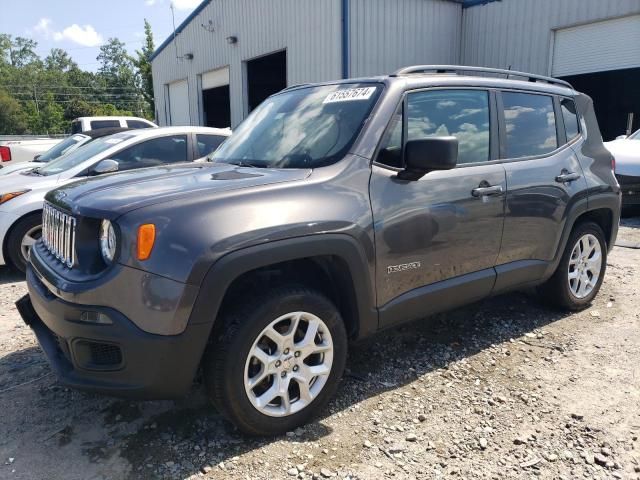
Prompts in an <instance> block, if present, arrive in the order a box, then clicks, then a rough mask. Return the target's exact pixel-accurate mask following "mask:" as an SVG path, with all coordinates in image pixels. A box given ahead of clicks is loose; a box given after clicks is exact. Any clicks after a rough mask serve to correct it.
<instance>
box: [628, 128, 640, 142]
mask: <svg viewBox="0 0 640 480" xmlns="http://www.w3.org/2000/svg"><path fill="white" fill-rule="evenodd" d="M629 140H640V130H636V132H635V133H632V134H631V135H629Z"/></svg>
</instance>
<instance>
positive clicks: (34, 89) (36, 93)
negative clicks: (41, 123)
mask: <svg viewBox="0 0 640 480" xmlns="http://www.w3.org/2000/svg"><path fill="white" fill-rule="evenodd" d="M33 99H34V101H35V102H36V112H38V117H40V107H39V106H38V91H37V90H36V85H35V83H34V84H33Z"/></svg>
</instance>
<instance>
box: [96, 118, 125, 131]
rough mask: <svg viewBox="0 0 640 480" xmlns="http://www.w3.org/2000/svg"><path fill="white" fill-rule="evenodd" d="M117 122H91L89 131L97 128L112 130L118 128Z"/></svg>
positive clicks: (118, 123)
mask: <svg viewBox="0 0 640 480" xmlns="http://www.w3.org/2000/svg"><path fill="white" fill-rule="evenodd" d="M119 126H120V121H119V120H92V121H91V130H97V129H98V128H112V127H119Z"/></svg>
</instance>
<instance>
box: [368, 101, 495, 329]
mask: <svg viewBox="0 0 640 480" xmlns="http://www.w3.org/2000/svg"><path fill="white" fill-rule="evenodd" d="M493 100H494V97H493V94H492V93H491V92H489V91H488V90H482V89H429V90H423V91H415V92H409V93H407V95H406V98H405V100H404V103H403V105H401V106H400V107H399V109H398V112H396V115H395V117H394V119H393V120H392V122H391V124H390V125H389V127H388V129H387V131H386V133H385V135H384V136H383V140H382V143H381V146H380V149H379V153H378V155H377V157H376V160H375V162H374V165H373V170H372V176H371V183H370V197H371V205H372V210H373V220H374V228H375V243H376V261H377V268H376V283H377V293H378V306H379V308H380V319H381V325H382V326H387V325H389V324H393V323H397V322H400V321H404V320H410V319H412V318H419V317H421V316H425V315H426V314H428V313H432V312H433V311H436V310H442V309H444V308H447V307H449V306H452V305H455V304H459V303H464V302H465V301H472V300H476V299H478V298H482V297H484V296H486V295H488V294H489V293H490V291H491V288H492V287H493V283H494V280H495V272H494V270H493V267H494V265H495V262H496V259H497V257H498V252H499V250H500V240H501V235H502V224H503V210H504V192H505V190H506V183H505V172H504V168H503V166H502V165H501V164H500V163H499V162H497V161H495V159H494V157H497V154H498V152H497V132H496V127H497V125H496V123H497V120H496V117H495V116H493V115H492V114H493V113H494V111H495V109H494V108H493V107H490V105H492V104H493V103H494V102H493ZM492 116H493V119H492ZM492 125H493V127H492ZM446 135H454V136H455V137H457V138H458V141H459V156H458V165H457V167H456V168H455V169H453V170H449V171H434V172H430V173H428V174H426V175H425V176H423V177H422V178H421V179H420V180H417V181H402V180H399V179H398V178H397V173H398V171H399V170H400V169H401V168H402V163H403V159H402V150H403V146H404V144H405V143H406V141H407V140H413V139H418V138H424V137H429V136H446ZM492 138H495V141H493V142H492ZM435 292H440V293H437V294H436V295H435V297H436V298H435V299H432V298H430V297H429V295H430V294H432V293H435ZM432 300H433V301H432Z"/></svg>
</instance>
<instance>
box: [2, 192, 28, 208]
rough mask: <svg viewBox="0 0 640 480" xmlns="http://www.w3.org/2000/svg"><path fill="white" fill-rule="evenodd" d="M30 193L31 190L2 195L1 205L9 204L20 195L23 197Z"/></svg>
mask: <svg viewBox="0 0 640 480" xmlns="http://www.w3.org/2000/svg"><path fill="white" fill-rule="evenodd" d="M28 191H29V190H21V191H19V192H11V193H2V194H0V205H2V204H3V203H4V202H8V201H9V200H11V199H12V198H16V197H19V196H20V195H22V194H23V193H27V192H28Z"/></svg>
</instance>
